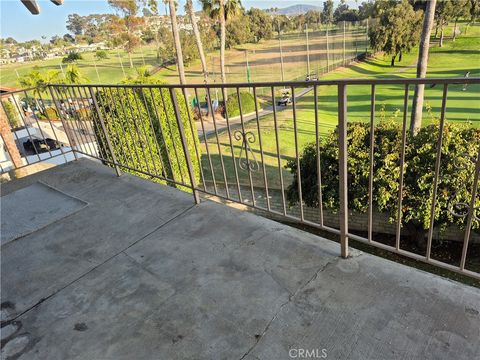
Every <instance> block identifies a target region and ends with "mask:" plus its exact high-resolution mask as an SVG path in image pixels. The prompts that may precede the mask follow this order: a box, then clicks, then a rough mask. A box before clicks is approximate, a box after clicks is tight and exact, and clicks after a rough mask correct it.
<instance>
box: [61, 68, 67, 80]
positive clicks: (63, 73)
mask: <svg viewBox="0 0 480 360" xmlns="http://www.w3.org/2000/svg"><path fill="white" fill-rule="evenodd" d="M60 70H61V71H62V75H63V78H64V79H66V78H67V77H66V76H65V72H64V71H63V66H62V64H60Z"/></svg>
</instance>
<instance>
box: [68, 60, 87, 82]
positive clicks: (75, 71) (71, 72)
mask: <svg viewBox="0 0 480 360" xmlns="http://www.w3.org/2000/svg"><path fill="white" fill-rule="evenodd" d="M88 81H89V80H88V78H87V77H85V76H84V75H83V74H82V72H81V71H80V69H79V68H78V66H77V65H73V64H70V65H68V66H67V68H66V69H65V82H66V83H67V84H82V83H86V82H88Z"/></svg>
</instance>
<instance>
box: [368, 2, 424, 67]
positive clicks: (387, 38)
mask: <svg viewBox="0 0 480 360" xmlns="http://www.w3.org/2000/svg"><path fill="white" fill-rule="evenodd" d="M421 16H422V13H421V12H420V11H414V10H413V7H412V6H411V5H410V3H409V2H408V1H407V0H403V1H402V2H401V3H398V4H397V5H396V6H394V7H388V8H387V9H386V10H385V11H384V12H383V13H382V14H381V16H380V19H379V21H378V22H377V24H375V26H372V27H371V28H370V30H369V37H370V45H371V46H372V48H373V49H375V50H377V51H383V52H385V53H386V54H388V55H390V56H391V59H392V61H391V66H395V59H396V57H397V55H400V58H401V54H402V52H404V51H407V52H408V51H410V50H411V49H412V48H413V47H414V46H415V45H416V44H417V43H418V39H419V37H420V26H419V25H420V21H421Z"/></svg>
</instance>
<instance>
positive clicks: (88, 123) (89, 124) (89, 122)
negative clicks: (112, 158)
mask: <svg viewBox="0 0 480 360" xmlns="http://www.w3.org/2000/svg"><path fill="white" fill-rule="evenodd" d="M82 89H83V95H82V91H81V90H82ZM92 89H93V87H92ZM95 91H96V92H97V93H98V87H96V88H95ZM78 94H79V96H80V99H81V100H82V107H83V110H85V101H86V102H87V104H88V109H89V110H91V109H92V105H93V100H92V99H89V94H88V93H87V90H86V87H78ZM85 115H86V114H85ZM83 119H84V120H83V121H84V128H86V129H87V132H86V134H85V137H87V140H88V146H89V148H90V144H91V148H93V151H92V155H94V156H96V155H98V153H96V151H97V149H95V133H93V135H92V132H94V128H93V119H92V118H91V117H89V116H83ZM104 120H105V119H104ZM94 153H95V154H94ZM117 160H118V158H117Z"/></svg>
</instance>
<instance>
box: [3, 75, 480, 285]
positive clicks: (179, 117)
mask: <svg viewBox="0 0 480 360" xmlns="http://www.w3.org/2000/svg"><path fill="white" fill-rule="evenodd" d="M478 84H480V78H441V79H437V78H435V79H433V78H432V79H345V80H326V81H311V82H304V81H298V82H270V83H242V84H223V85H219V84H201V85H191V84H189V85H167V84H165V85H151V84H124V85H64V84H59V85H50V86H48V87H47V88H46V90H47V91H44V90H42V91H39V90H38V89H30V90H21V91H19V92H14V93H9V94H6V95H3V96H2V103H3V102H4V101H10V102H11V104H12V105H14V107H15V109H16V111H17V113H18V115H19V120H21V124H22V125H23V129H25V130H26V138H28V139H29V140H31V141H32V142H33V141H34V137H35V136H32V134H30V132H29V129H32V128H33V129H38V130H40V129H44V128H45V126H46V125H49V126H51V127H52V130H53V132H52V135H53V136H54V140H55V141H57V142H58V144H57V145H58V149H54V150H52V149H51V148H48V149H47V150H46V151H45V150H42V151H43V154H44V156H43V157H42V156H40V154H39V151H38V149H37V147H36V146H34V147H33V151H34V153H32V154H29V155H25V149H22V151H21V152H22V153H23V155H24V156H23V157H24V159H25V165H27V164H30V163H35V162H39V161H46V160H47V161H48V159H51V158H54V157H56V156H63V158H64V160H65V161H70V160H73V159H78V158H79V157H82V156H88V157H90V158H93V159H97V160H99V161H102V162H103V163H105V164H108V165H110V166H112V167H114V168H115V170H116V172H117V174H118V175H119V176H120V175H121V173H122V172H125V171H126V172H132V173H134V174H136V175H139V176H143V177H147V178H149V179H152V180H155V181H158V182H161V183H166V184H169V185H172V186H176V187H178V188H180V189H182V190H187V191H189V192H191V193H192V194H193V196H194V200H195V202H196V203H198V202H199V201H200V194H202V193H203V194H206V195H209V196H212V197H216V198H218V199H223V200H227V201H233V202H236V203H241V204H243V205H246V206H248V207H251V208H254V209H258V210H261V211H263V212H267V213H270V214H272V215H274V216H277V217H280V218H282V219H286V220H292V221H297V222H300V223H304V224H307V225H309V226H313V227H315V228H318V229H321V230H325V231H327V232H330V233H333V234H335V235H339V237H340V244H341V251H340V253H341V256H342V257H348V249H349V245H348V240H349V239H353V240H356V241H360V242H364V243H367V244H370V245H373V246H376V247H379V248H381V249H384V250H388V251H391V252H394V253H397V254H400V255H404V256H407V257H410V258H413V259H416V260H420V261H423V262H426V263H429V264H432V265H435V266H438V267H441V268H445V269H448V270H452V271H455V272H459V273H462V274H466V275H469V276H472V277H475V278H480V274H479V271H478V270H477V269H476V268H475V267H473V269H469V266H468V262H467V260H468V259H470V258H471V259H472V261H473V262H474V263H476V262H478V259H476V257H477V255H476V253H475V252H473V251H472V250H471V249H472V246H474V243H475V244H476V243H477V241H478V239H477V238H478V236H477V235H476V233H477V230H476V228H477V225H478V223H479V222H480V219H479V216H478V214H477V212H478V203H479V194H478V180H479V179H478V178H479V173H480V153H479V151H480V145H479V144H475V146H476V149H477V150H476V153H475V156H474V159H472V165H471V167H472V169H473V171H472V172H471V178H469V179H468V180H467V183H466V186H468V187H469V192H468V193H469V196H470V197H469V198H468V199H464V200H463V201H461V202H458V201H457V202H455V203H453V204H452V205H450V207H449V209H448V211H450V212H451V213H452V214H454V216H455V217H456V218H461V219H462V225H461V226H459V227H457V228H455V229H454V232H455V231H456V232H457V234H456V235H457V244H458V246H460V247H461V250H459V251H458V256H457V258H456V260H455V261H448V260H446V259H445V258H444V257H442V256H440V257H439V256H434V254H433V253H432V249H434V248H435V247H434V242H435V241H434V237H435V233H436V232H437V228H438V226H437V225H436V221H435V218H436V217H435V216H436V212H437V211H438V209H439V208H438V204H437V198H438V191H439V189H438V184H439V179H440V178H441V176H442V174H441V162H442V160H443V158H442V157H444V153H443V150H442V144H443V140H444V136H445V135H444V133H445V132H444V128H445V124H446V122H447V116H446V114H447V109H448V90H449V88H452V87H454V86H458V85H460V86H462V87H463V88H466V87H467V86H470V87H471V88H473V89H474V90H475V91H478V89H477V88H476V86H473V85H478ZM417 85H422V86H424V85H430V87H432V88H433V87H434V86H437V89H435V91H437V92H438V91H439V88H440V87H441V88H442V89H441V96H440V99H439V100H440V102H441V105H440V106H439V107H438V109H439V118H438V119H437V120H436V124H438V136H437V138H436V139H435V141H434V143H432V144H431V145H432V146H434V147H435V158H434V159H433V161H434V162H435V165H434V167H433V168H434V171H433V176H432V178H431V200H430V201H431V203H430V202H429V206H430V219H429V227H428V229H424V230H426V236H425V238H426V246H425V249H420V250H418V249H417V250H412V249H411V248H408V247H407V248H405V247H404V246H403V243H402V239H403V237H404V236H405V234H404V227H405V224H404V222H403V216H404V215H403V214H404V204H403V201H404V198H405V193H404V182H405V177H406V176H409V166H410V164H406V160H405V151H406V146H407V140H408V134H409V131H410V130H409V128H408V119H409V110H408V106H409V92H410V90H412V89H413V87H415V86H417ZM331 87H335V88H336V91H335V92H334V94H335V95H334V96H331V93H332V91H330V93H329V94H330V96H327V95H324V91H325V89H326V88H331ZM379 87H389V89H390V94H392V91H393V90H392V89H393V88H394V89H396V90H395V91H394V94H395V95H390V97H391V98H390V99H388V98H387V99H385V96H384V95H383V94H381V93H380V96H381V97H383V101H385V100H386V101H390V100H391V101H392V102H395V104H397V105H398V108H399V111H400V113H401V114H402V116H401V121H399V122H401V136H400V140H399V142H400V144H399V154H398V162H397V163H396V167H395V171H398V182H397V186H398V193H397V196H396V200H395V202H396V209H397V210H396V216H395V217H394V219H393V221H394V223H395V224H394V234H390V235H389V236H385V237H387V238H389V239H390V240H389V241H384V240H383V239H382V235H381V234H382V230H381V229H380V230H379V229H376V228H375V218H376V216H377V215H378V214H377V212H376V210H375V203H374V202H375V199H374V192H373V189H374V158H375V151H376V150H375V144H374V142H375V140H374V139H375V126H376V124H377V123H378V117H379V116H378V114H377V111H376V108H377V107H378V104H377V102H376V100H377V99H378V97H379V95H378V94H379V93H378V89H379ZM259 89H262V95H261V96H260V95H259ZM34 91H35V94H36V97H35V99H36V101H34V102H32V101H31V100H29V99H30V98H31V97H32V98H33V95H35V94H33V92H34ZM349 91H352V93H353V92H354V93H355V96H356V97H359V98H361V99H362V101H363V102H362V104H361V106H362V108H361V109H362V110H349V96H348V92H349ZM244 93H248V94H250V95H249V96H248V97H249V98H250V99H253V102H250V103H248V101H246V100H244V96H245V94H244ZM287 93H288V94H287ZM18 94H22V97H23V98H22V99H21V101H22V102H23V105H22V104H19V99H18ZM29 94H31V95H30V96H27V95H29ZM46 94H48V97H49V100H48V101H46V100H44V97H45V95H46ZM218 94H220V96H218ZM265 94H268V95H265ZM322 97H324V98H325V100H323V101H322ZM202 100H203V101H202ZM229 101H230V102H232V101H233V102H235V103H236V104H237V106H238V109H237V111H236V112H237V113H238V114H236V112H235V111H231V109H229V107H228V102H229ZM29 103H32V104H34V107H35V109H32V108H31V106H30V105H29ZM252 103H253V105H252ZM247 105H248V106H247ZM3 106H4V111H5V112H7V110H8V109H6V107H5V104H4V105H3ZM29 106H30V109H28V107H29ZM476 106H477V105H475V104H473V100H472V109H473V110H472V113H475V110H474V109H475V107H476ZM247 107H248V109H247ZM323 108H329V109H330V112H331V113H332V112H333V113H335V114H336V120H335V121H332V120H331V118H330V120H329V121H324V120H322V118H323V117H327V115H325V113H322V110H323ZM47 109H53V110H47ZM332 109H334V110H332ZM355 111H362V112H363V113H367V114H368V117H367V119H364V120H363V121H364V122H367V123H368V124H369V127H368V128H369V139H370V141H369V144H368V163H369V167H368V175H366V177H365V179H366V203H365V204H364V205H365V208H366V212H365V213H366V215H365V216H366V218H364V219H365V221H366V224H364V225H365V226H364V227H363V229H364V230H362V229H360V230H359V228H358V227H356V228H355V229H353V228H351V227H349V220H351V219H352V217H353V211H352V210H351V209H349V176H350V173H351V171H350V170H349V166H351V164H349V163H348V160H349V156H351V155H352V154H349V151H348V146H349V141H351V139H349V134H348V129H347V128H348V124H349V123H348V121H347V117H348V116H349V115H352V116H354V115H356V114H355ZM466 111H468V109H467V110H466ZM9 112H10V113H11V112H12V111H11V110H9ZM247 112H248V114H247ZM39 114H41V115H42V119H39ZM52 114H54V115H55V116H56V117H57V119H58V121H55V120H57V119H52ZM399 120H400V119H399ZM40 122H44V123H45V124H44V126H42V127H40V125H39V123H40ZM55 124H61V126H54V125H55ZM322 126H323V127H324V128H326V129H327V130H323V131H322V130H321V129H322ZM19 131H22V129H20V130H18V129H17V130H15V129H13V130H12V132H13V134H14V136H16V137H17V138H16V140H17V145H19V146H20V145H21V141H19V139H18V132H19ZM332 131H336V136H337V137H338V143H337V146H338V168H337V170H338V173H337V174H335V176H337V178H338V204H336V205H334V206H330V207H329V208H328V209H327V207H326V206H325V200H324V196H325V194H323V191H324V189H325V184H322V181H324V176H323V174H322V171H323V172H326V171H331V170H329V169H321V166H320V164H321V157H322V153H321V151H320V149H321V144H320V143H321V142H322V141H323V140H322V137H326V136H328V132H332ZM36 134H37V135H36V136H37V140H40V142H42V141H45V142H46V139H47V137H46V135H45V134H44V133H42V132H41V131H36ZM60 138H62V139H65V140H66V141H60V140H59V139H60ZM310 142H313V143H314V146H315V147H314V148H315V157H316V158H315V161H316V162H315V164H316V166H315V168H314V169H311V170H310V171H311V172H312V173H315V178H316V179H317V180H316V183H314V184H309V185H308V186H309V188H308V189H306V188H305V185H304V184H305V183H304V182H302V178H301V177H302V171H301V168H302V163H301V159H302V153H303V146H305V144H307V143H310ZM40 145H41V144H40ZM57 151H58V153H56V152H57ZM46 153H48V156H47V155H45V154H46ZM69 154H71V155H72V156H71V157H68V156H67V155H69ZM35 155H37V156H35ZM469 156H472V155H471V154H470V155H469ZM451 160H452V159H450V158H448V159H446V160H445V161H451ZM453 160H454V161H455V159H453ZM286 164H290V165H289V167H290V168H292V166H293V167H294V168H296V169H297V171H296V173H295V174H294V177H295V179H296V189H295V193H296V194H297V195H296V196H297V201H296V202H295V203H292V201H291V199H288V198H287V196H286V194H287V193H288V191H287V190H288V189H287V187H289V186H291V185H290V184H287V182H288V181H291V180H292V174H291V173H290V172H289V171H287V170H286V169H285V165H286ZM469 166H470V165H469ZM2 167H3V168H5V166H4V164H2ZM337 170H336V171H337ZM312 187H315V188H316V189H317V190H316V196H317V197H318V199H316V200H315V201H316V202H317V203H318V207H317V208H312V207H311V206H307V205H306V202H305V200H304V195H306V194H308V193H310V191H311V188H312ZM392 201H393V200H392ZM332 208H333V209H332ZM442 211H443V210H442ZM327 212H328V214H327ZM312 214H313V215H312ZM332 214H333V215H332ZM327 215H328V218H329V219H331V218H332V216H333V217H335V218H336V219H337V221H336V222H335V221H333V222H332V221H327V220H326V218H327ZM378 216H379V215H378ZM379 234H380V236H379ZM472 234H473V235H475V236H476V238H475V241H473V240H472V237H473V235H472ZM454 235H455V234H454ZM375 237H377V239H374V238H375ZM379 237H380V239H379ZM460 238H461V241H458V239H460ZM469 256H470V257H469Z"/></svg>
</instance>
